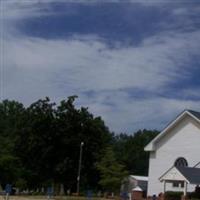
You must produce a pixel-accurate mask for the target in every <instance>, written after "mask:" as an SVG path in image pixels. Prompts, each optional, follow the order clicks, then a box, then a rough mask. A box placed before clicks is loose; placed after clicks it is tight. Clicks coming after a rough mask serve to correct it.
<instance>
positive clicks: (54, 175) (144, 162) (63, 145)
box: [0, 96, 158, 191]
mask: <svg viewBox="0 0 200 200" xmlns="http://www.w3.org/2000/svg"><path fill="white" fill-rule="evenodd" d="M76 98H77V97H76V96H71V97H68V99H67V100H63V101H61V102H60V103H58V104H56V103H54V102H51V101H50V99H49V98H48V97H46V98H44V99H40V100H38V101H36V102H34V103H32V104H31V105H30V106H28V107H25V106H24V105H23V104H22V103H19V102H17V101H10V100H4V101H2V102H0V171H1V173H0V183H1V185H2V186H4V185H5V184H6V183H11V184H13V185H15V186H17V187H19V188H21V189H23V188H30V189H35V188H38V187H44V186H47V185H49V184H52V183H54V184H61V183H62V184H63V185H64V186H65V188H66V189H71V191H76V184H77V172H78V160H79V151H80V143H81V142H84V146H83V157H82V166H81V167H82V168H81V189H82V190H84V189H86V188H92V189H98V188H103V189H105V190H111V189H112V190H117V188H118V187H119V184H120V181H121V178H122V176H125V175H126V174H128V173H129V174H130V173H133V174H141V175H146V174H147V170H148V154H147V153H146V152H144V150H143V148H144V146H145V145H146V144H147V143H148V142H149V141H150V140H151V139H152V138H153V137H155V136H156V135H157V134H158V132H157V131H148V130H143V131H141V130H140V131H138V132H136V133H133V134H132V135H128V134H120V135H116V134H114V133H111V132H110V131H109V129H108V127H107V126H106V125H105V123H104V121H103V119H102V118H101V117H95V116H93V114H92V113H90V112H89V111H88V108H85V107H80V108H77V107H76V106H75V103H74V102H75V99H76ZM108 163H110V167H105V166H106V165H107V164H108ZM111 172H112V173H111ZM108 177H109V180H108Z"/></svg>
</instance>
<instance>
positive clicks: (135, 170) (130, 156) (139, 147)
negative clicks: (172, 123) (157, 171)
mask: <svg viewBox="0 0 200 200" xmlns="http://www.w3.org/2000/svg"><path fill="white" fill-rule="evenodd" d="M157 134H158V131H156V130H153V131H152V130H145V129H144V130H139V131H137V132H136V133H134V134H132V135H127V134H120V135H117V136H115V138H114V144H113V146H114V151H115V153H116V158H117V160H118V161H120V162H121V163H123V164H124V165H125V166H126V169H127V170H128V171H129V173H130V174H138V175H148V164H149V154H148V152H145V151H144V147H145V146H146V145H147V144H148V143H149V142H150V141H151V140H152V139H153V138H154V137H155V136H156V135H157Z"/></svg>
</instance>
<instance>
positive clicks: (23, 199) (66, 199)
mask: <svg viewBox="0 0 200 200" xmlns="http://www.w3.org/2000/svg"><path fill="white" fill-rule="evenodd" d="M90 199H91V200H109V199H105V198H97V197H92V198H90ZM116 199H119V198H116ZM0 200H5V197H4V196H1V197H0ZM9 200H47V196H10V197H9ZM51 200H87V198H86V197H72V196H62V197H59V196H56V197H52V198H51ZM112 200H113V199H112Z"/></svg>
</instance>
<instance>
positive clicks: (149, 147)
mask: <svg viewBox="0 0 200 200" xmlns="http://www.w3.org/2000/svg"><path fill="white" fill-rule="evenodd" d="M185 115H189V116H191V117H192V118H193V119H195V120H196V121H197V122H198V123H200V120H199V119H198V118H197V117H196V116H195V115H193V114H192V113H191V112H190V111H189V110H184V111H183V112H181V113H180V114H179V115H178V116H177V117H176V118H175V120H173V121H171V122H170V123H169V124H168V125H167V126H166V127H165V128H164V129H163V130H162V131H161V133H160V134H158V135H157V136H156V137H155V138H154V139H153V140H152V141H151V142H150V143H148V144H147V145H146V146H145V147H144V150H145V151H155V150H156V149H155V146H154V144H155V142H157V141H158V140H159V139H160V138H162V137H163V136H164V135H165V134H166V132H167V131H168V130H170V129H171V128H172V127H173V126H174V125H175V124H176V123H178V122H179V121H180V120H181V119H182V118H183V117H184V116H185Z"/></svg>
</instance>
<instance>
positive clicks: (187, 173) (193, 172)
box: [177, 167, 200, 184]
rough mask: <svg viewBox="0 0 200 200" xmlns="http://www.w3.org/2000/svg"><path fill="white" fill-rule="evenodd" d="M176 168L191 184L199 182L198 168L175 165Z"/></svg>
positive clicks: (199, 169)
mask: <svg viewBox="0 0 200 200" xmlns="http://www.w3.org/2000/svg"><path fill="white" fill-rule="evenodd" d="M177 169H178V170H179V171H180V172H181V174H183V176H184V177H185V178H186V179H187V180H188V181H189V182H190V183H191V184H200V168H194V167H177Z"/></svg>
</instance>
